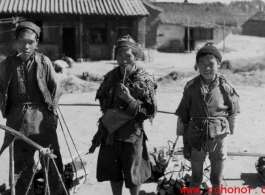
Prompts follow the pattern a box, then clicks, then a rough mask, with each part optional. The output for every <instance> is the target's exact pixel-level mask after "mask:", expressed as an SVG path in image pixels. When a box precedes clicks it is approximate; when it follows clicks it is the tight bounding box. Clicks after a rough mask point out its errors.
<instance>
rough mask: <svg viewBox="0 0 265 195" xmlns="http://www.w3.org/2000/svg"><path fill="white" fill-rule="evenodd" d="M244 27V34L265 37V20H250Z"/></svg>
mask: <svg viewBox="0 0 265 195" xmlns="http://www.w3.org/2000/svg"><path fill="white" fill-rule="evenodd" d="M242 28H243V29H242V34H243V35H249V36H258V37H265V21H264V22H262V21H248V22H246V23H245V24H244V25H243V26H242Z"/></svg>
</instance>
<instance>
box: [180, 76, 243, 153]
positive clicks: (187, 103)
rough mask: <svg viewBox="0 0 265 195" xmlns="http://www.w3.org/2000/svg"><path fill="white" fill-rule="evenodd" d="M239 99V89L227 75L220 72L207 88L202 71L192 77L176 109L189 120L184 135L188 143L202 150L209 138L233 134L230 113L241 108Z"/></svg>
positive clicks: (184, 119)
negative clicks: (230, 128)
mask: <svg viewBox="0 0 265 195" xmlns="http://www.w3.org/2000/svg"><path fill="white" fill-rule="evenodd" d="M238 99H239V96H238V94H237V93H236V91H235V89H234V88H233V87H232V85H231V84H230V83H229V82H228V81H227V80H226V79H225V78H224V77H223V76H218V75H217V76H216V79H215V81H214V83H213V84H212V87H211V89H207V86H206V85H204V83H203V81H202V79H201V76H200V75H199V76H197V77H195V78H194V79H193V80H191V81H189V82H188V83H187V85H186V87H185V89H184V93H183V97H182V100H181V102H180V104H179V107H178V109H177V110H176V115H177V116H179V118H180V119H181V120H182V122H183V123H184V124H188V127H187V129H186V130H185V135H184V139H187V142H188V144H189V145H190V146H191V147H193V148H196V149H197V150H201V147H202V144H203V143H204V142H205V141H208V140H212V139H214V138H215V137H216V136H219V135H223V134H229V133H230V130H229V123H228V120H227V117H228V116H231V115H234V114H238V113H239V112H240V110H239V103H238Z"/></svg>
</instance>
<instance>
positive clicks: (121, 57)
mask: <svg viewBox="0 0 265 195" xmlns="http://www.w3.org/2000/svg"><path fill="white" fill-rule="evenodd" d="M116 58H117V62H118V65H119V67H120V70H121V73H122V74H123V73H124V71H125V69H126V72H131V70H132V69H133V68H134V65H135V61H136V57H135V56H134V55H133V53H132V49H131V48H129V47H122V48H120V49H118V52H117V57H116Z"/></svg>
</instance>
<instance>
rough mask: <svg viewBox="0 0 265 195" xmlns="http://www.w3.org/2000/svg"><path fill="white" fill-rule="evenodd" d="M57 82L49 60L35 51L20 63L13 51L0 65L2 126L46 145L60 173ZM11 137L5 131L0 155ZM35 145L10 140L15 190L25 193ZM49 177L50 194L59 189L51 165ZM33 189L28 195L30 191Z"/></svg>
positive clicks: (61, 165)
mask: <svg viewBox="0 0 265 195" xmlns="http://www.w3.org/2000/svg"><path fill="white" fill-rule="evenodd" d="M58 99H59V83H58V82H57V79H56V75H55V71H54V69H53V67H52V64H51V62H50V60H49V59H48V58H47V57H45V56H43V55H42V54H39V53H33V54H32V56H31V57H30V58H29V59H28V60H27V62H23V61H21V60H20V58H19V57H17V54H13V55H11V56H8V57H7V58H6V59H5V60H4V61H3V62H1V64H0V105H1V111H2V114H3V117H5V118H6V119H7V121H6V125H7V126H8V127H11V128H13V129H14V130H17V131H19V132H20V133H21V134H23V135H25V136H27V137H28V138H29V139H31V140H32V141H34V142H36V143H37V144H39V145H41V146H42V147H49V148H50V149H53V150H54V153H55V154H56V155H57V159H56V160H55V161H56V164H57V167H58V169H59V172H60V173H61V174H62V173H63V164H62V158H61V155H60V151H59V143H58V137H57V133H56V128H57V119H58V118H57V114H56V109H57V104H58ZM13 139H14V137H13V136H12V135H10V134H8V133H7V132H6V133H5V138H4V143H3V145H2V148H1V151H0V154H1V153H2V152H3V151H4V150H5V149H6V147H8V145H9V144H10V143H11V142H12V140H13ZM35 150H36V149H35V148H34V147H32V146H30V145H29V144H27V143H25V142H23V141H22V140H15V141H14V159H15V179H16V181H17V183H16V190H17V191H18V192H19V193H21V194H25V192H26V190H27V189H26V186H28V184H29V182H30V178H31V176H32V172H33V171H32V170H33V169H32V166H33V155H34V152H35ZM41 163H43V162H42V161H41ZM49 169H50V170H49V172H50V173H49V174H51V176H52V175H53V176H52V179H49V183H52V185H51V186H50V190H51V194H57V193H58V190H60V181H59V179H58V177H55V175H56V174H57V173H56V170H55V168H54V167H53V166H52V165H51V166H50V168H49ZM33 193H34V192H33V188H31V190H30V191H29V194H33Z"/></svg>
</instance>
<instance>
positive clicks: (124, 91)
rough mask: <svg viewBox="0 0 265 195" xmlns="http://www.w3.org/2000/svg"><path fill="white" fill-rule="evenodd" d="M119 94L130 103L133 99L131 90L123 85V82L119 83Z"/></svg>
mask: <svg viewBox="0 0 265 195" xmlns="http://www.w3.org/2000/svg"><path fill="white" fill-rule="evenodd" d="M117 93H118V96H119V97H120V98H121V99H123V100H125V101H126V102H127V103H129V102H130V101H131V100H132V96H131V94H130V90H129V89H128V88H127V87H126V86H125V85H123V84H122V83H120V84H119V86H118V89H117Z"/></svg>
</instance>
